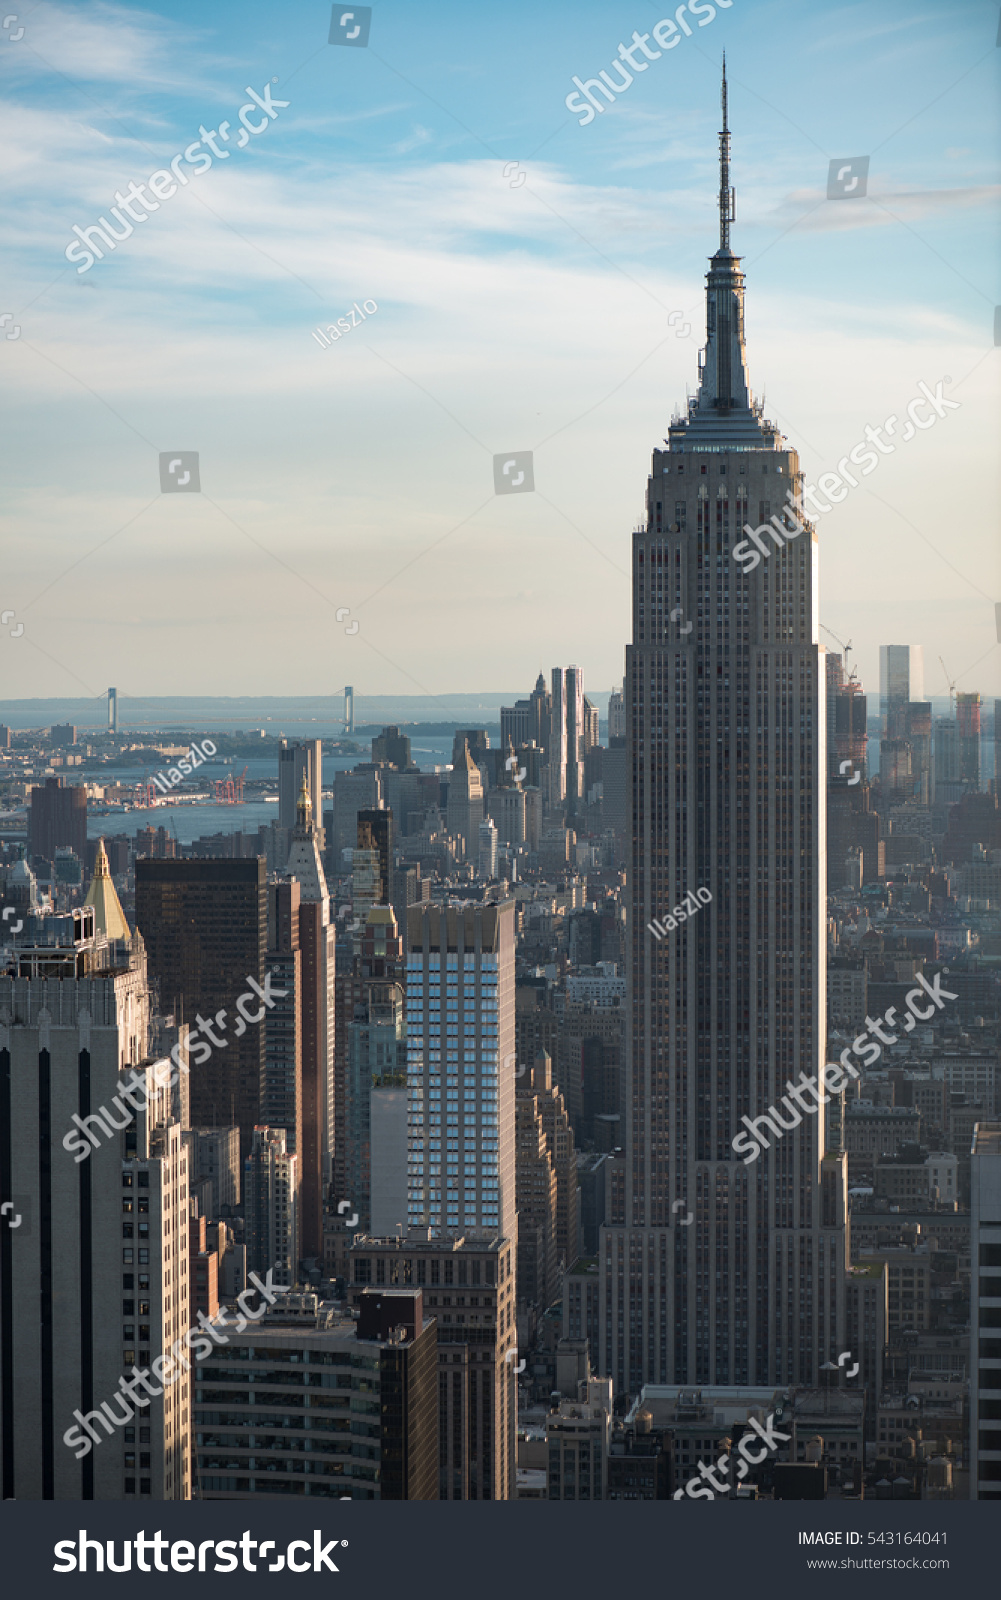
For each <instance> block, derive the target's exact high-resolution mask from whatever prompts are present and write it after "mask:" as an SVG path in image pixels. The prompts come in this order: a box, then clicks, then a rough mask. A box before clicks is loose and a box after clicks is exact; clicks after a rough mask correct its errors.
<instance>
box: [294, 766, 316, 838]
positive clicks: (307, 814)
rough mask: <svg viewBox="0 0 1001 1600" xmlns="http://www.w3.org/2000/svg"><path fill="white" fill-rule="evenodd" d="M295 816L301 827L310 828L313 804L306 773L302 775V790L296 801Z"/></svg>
mask: <svg viewBox="0 0 1001 1600" xmlns="http://www.w3.org/2000/svg"><path fill="white" fill-rule="evenodd" d="M295 814H296V821H297V823H298V824H299V827H300V828H308V827H309V825H310V823H311V822H312V820H313V802H312V800H311V799H310V796H309V785H308V784H307V782H306V774H305V773H303V775H302V788H301V789H300V790H299V798H298V800H297V801H296V807H295Z"/></svg>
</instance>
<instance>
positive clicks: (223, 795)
mask: <svg viewBox="0 0 1001 1600" xmlns="http://www.w3.org/2000/svg"><path fill="white" fill-rule="evenodd" d="M246 776H247V768H246V767H244V769H243V771H242V772H241V773H240V776H239V777H238V778H225V779H224V778H217V779H216V780H215V797H216V804H217V805H221V806H242V804H243V780H244V778H245V777H246Z"/></svg>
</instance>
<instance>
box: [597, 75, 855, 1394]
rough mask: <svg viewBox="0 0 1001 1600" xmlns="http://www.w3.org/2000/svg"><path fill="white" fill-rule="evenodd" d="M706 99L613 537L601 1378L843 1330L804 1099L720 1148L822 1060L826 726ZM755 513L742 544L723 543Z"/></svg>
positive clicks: (803, 538)
mask: <svg viewBox="0 0 1001 1600" xmlns="http://www.w3.org/2000/svg"><path fill="white" fill-rule="evenodd" d="M722 101H723V128H722V131H721V133H720V197H719V199H720V205H719V216H720V239H719V249H718V250H717V252H716V254H715V255H714V256H713V257H712V259H711V261H710V266H709V272H708V274H707V277H706V345H705V349H704V351H703V352H702V353H701V354H700V359H699V388H698V393H697V395H696V397H695V398H694V399H693V400H690V401H689V403H688V406H687V411H686V413H684V414H681V415H676V416H675V417H674V419H673V420H672V422H671V425H670V428H669V432H668V438H667V440H666V441H665V444H666V448H665V449H656V450H654V452H653V465H652V469H651V473H650V478H649V483H648V489H647V520H646V526H645V527H642V528H639V529H637V530H636V532H635V533H634V534H633V544H632V562H633V567H632V572H633V642H632V644H631V645H630V646H629V647H628V648H627V651H626V695H627V703H626V718H627V753H628V764H629V770H630V772H631V782H632V825H631V849H630V859H629V870H628V888H627V904H628V908H629V916H628V954H627V1058H626V1060H627V1068H626V1088H625V1106H624V1112H625V1124H626V1127H625V1150H624V1154H623V1156H622V1157H621V1158H619V1159H618V1160H617V1163H616V1166H615V1167H614V1168H613V1172H612V1178H611V1187H610V1205H609V1209H608V1212H607V1218H606V1224H605V1226H604V1227H603V1229H602V1234H601V1252H600V1352H599V1362H600V1370H601V1371H602V1372H603V1373H605V1374H606V1375H608V1376H610V1377H612V1378H613V1379H614V1380H615V1385H616V1389H617V1391H618V1392H620V1393H621V1392H623V1391H628V1392H631V1393H635V1392H636V1391H637V1390H638V1389H639V1388H640V1386H641V1385H642V1384H644V1383H652V1384H657V1383H660V1384H685V1385H687V1384H706V1385H710V1384H745V1385H749V1384H782V1383H796V1384H813V1383H816V1382H817V1375H818V1372H819V1369H820V1367H821V1366H822V1365H823V1363H825V1362H827V1361H831V1360H835V1361H836V1359H837V1355H838V1352H839V1350H840V1349H842V1348H843V1346H842V1345H841V1343H840V1338H841V1336H842V1334H843V1331H844V1310H845V1204H846V1180H845V1158H844V1157H843V1156H840V1155H839V1156H827V1157H825V1154H824V1122H823V1116H822V1115H817V1114H816V1113H815V1112H814V1114H809V1113H808V1112H807V1111H805V1110H804V1112H803V1114H802V1115H801V1116H799V1117H798V1118H793V1117H789V1118H787V1122H788V1124H789V1131H787V1132H785V1133H784V1134H783V1135H782V1136H781V1137H779V1138H772V1140H771V1144H770V1148H768V1149H767V1150H764V1151H763V1152H762V1153H761V1154H760V1155H759V1157H758V1159H756V1160H746V1159H745V1158H744V1157H743V1156H742V1155H741V1154H738V1153H737V1152H735V1150H734V1148H733V1140H734V1139H735V1138H736V1137H738V1136H739V1135H740V1133H741V1131H742V1128H743V1126H744V1124H742V1121H741V1118H742V1117H744V1116H745V1115H746V1116H747V1117H749V1118H751V1119H753V1118H755V1117H757V1116H759V1115H760V1114H761V1113H763V1112H765V1111H767V1109H768V1108H769V1107H770V1106H772V1105H775V1104H778V1103H779V1102H780V1101H781V1100H782V1097H783V1095H785V1094H786V1093H787V1089H786V1085H787V1083H788V1082H789V1081H790V1080H791V1081H792V1082H793V1083H794V1084H796V1083H797V1082H798V1080H799V1077H800V1074H801V1073H805V1074H807V1075H808V1076H812V1075H814V1074H816V1073H817V1072H818V1071H819V1070H820V1069H821V1067H822V1066H823V1063H824V1047H825V1038H826V1018H825V1010H826V970H825V967H826V962H825V938H826V929H825V867H824V863H825V783H826V772H825V745H826V740H825V732H824V716H825V700H824V693H825V680H824V658H823V654H822V652H821V649H820V646H819V642H818V628H819V618H818V558H819V550H818V543H817V538H816V535H815V533H814V532H813V529H812V528H811V527H810V526H809V524H807V523H805V522H804V521H803V520H801V519H799V515H798V513H797V512H796V510H795V506H796V504H797V502H798V499H799V491H800V485H801V481H802V480H801V474H800V467H799V458H798V456H797V455H796V452H795V451H794V450H791V449H789V447H788V445H787V443H786V441H785V439H784V438H783V437H782V436H781V435H780V434H779V433H778V431H777V430H776V428H775V427H774V425H773V424H772V423H770V422H768V421H767V420H766V419H765V416H764V413H763V409H762V406H761V404H760V403H759V402H756V401H755V400H754V399H753V397H752V395H751V391H750V388H749V385H748V379H747V370H746V359H745V348H744V275H743V273H742V272H741V270H740V260H739V258H738V257H737V256H735V255H734V254H733V251H732V250H731V249H730V225H731V223H732V221H733V220H734V199H733V191H732V190H731V188H730V180H729V165H730V134H729V130H728V126H727V101H726V67H725V63H724V69H723V90H722ZM790 492H791V494H792V496H793V500H792V501H791V502H789V505H787V497H788V496H789V495H790ZM790 508H791V509H790ZM775 514H777V515H778V519H779V520H778V521H775V520H770V519H773V517H774V516H775ZM752 523H753V524H757V525H758V526H757V527H756V529H755V532H756V534H757V537H756V539H755V541H754V544H753V545H750V544H745V545H744V546H743V547H742V548H743V549H744V550H749V549H752V548H757V549H758V550H761V551H762V553H763V558H762V559H761V560H759V561H756V562H753V563H750V562H742V561H741V559H740V553H741V551H740V547H739V542H740V540H741V539H742V537H743V536H744V530H745V525H748V524H752ZM761 525H764V527H762V526H761ZM773 528H774V530H775V531H774V533H773V532H772V529H773ZM747 531H748V532H749V531H750V529H749V528H748V529H747ZM766 533H767V534H770V535H771V538H770V539H766V538H765V534H766ZM735 546H736V547H738V549H737V553H736V556H735ZM700 888H701V889H703V890H707V891H708V892H709V894H710V895H711V897H712V898H711V902H707V901H706V897H705V895H703V896H702V902H703V903H700V901H699V900H698V899H696V891H697V890H699V889H700ZM686 895H687V896H689V899H688V901H687V905H688V908H689V909H688V915H687V917H686V919H685V920H681V919H674V918H672V919H671V920H672V923H673V924H674V925H673V926H671V925H669V924H666V923H665V922H664V920H663V919H664V918H665V917H667V916H669V914H670V913H671V911H672V908H674V907H677V906H679V905H684V904H685V903H686V902H685V897H686ZM693 907H695V908H696V909H694V910H693V909H692V908H693ZM655 919H657V920H658V926H659V927H660V928H661V930H662V933H661V936H659V937H658V936H657V935H656V934H655V933H654V932H651V931H650V926H649V925H650V924H651V923H652V922H653V921H654V920H655ZM783 1114H784V1113H783ZM748 1146H750V1147H751V1148H754V1144H753V1141H751V1140H746V1141H745V1145H744V1148H745V1149H746V1148H747V1147H748Z"/></svg>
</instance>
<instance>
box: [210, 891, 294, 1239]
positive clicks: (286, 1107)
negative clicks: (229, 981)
mask: <svg viewBox="0 0 1001 1600" xmlns="http://www.w3.org/2000/svg"><path fill="white" fill-rule="evenodd" d="M301 893H302V891H301V889H300V886H299V883H298V880H297V879H295V878H290V879H287V880H285V881H284V882H282V883H269V884H268V956H267V961H268V967H267V970H268V972H270V973H271V975H272V978H273V980H274V989H275V1003H274V1005H273V1006H272V1008H271V1010H270V1011H269V1012H268V1014H267V1016H266V1018H265V1019H264V1024H263V1026H264V1030H265V1033H264V1058H265V1059H264V1080H263V1082H262V1085H261V1121H262V1123H266V1124H267V1125H268V1126H269V1127H271V1128H284V1130H285V1136H286V1137H285V1142H286V1147H287V1149H288V1150H289V1153H290V1154H291V1155H298V1154H299V1147H300V1144H301V1142H302V1128H301V1121H302V952H301V951H300V949H299V911H300V906H301ZM215 1214H216V1213H213V1215H215Z"/></svg>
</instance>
